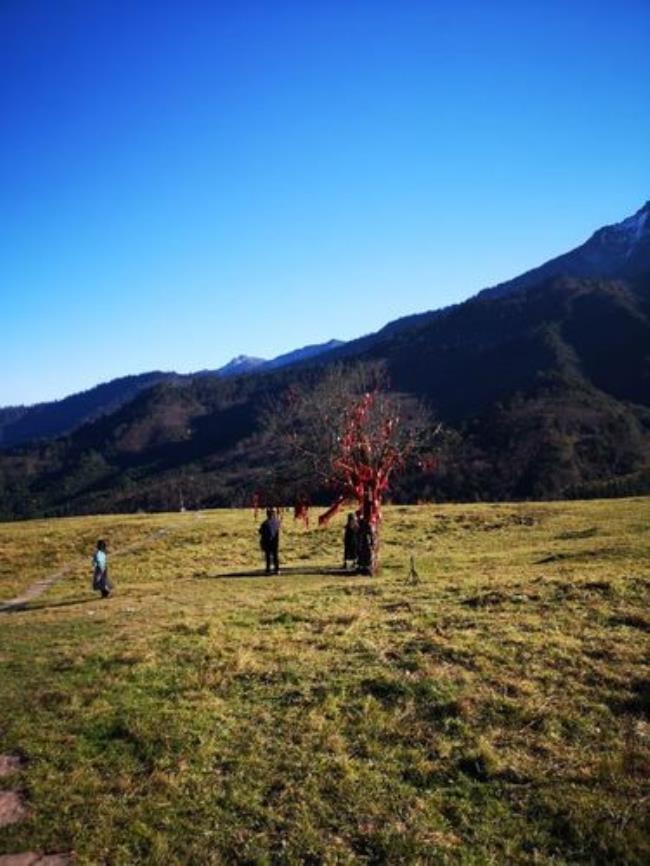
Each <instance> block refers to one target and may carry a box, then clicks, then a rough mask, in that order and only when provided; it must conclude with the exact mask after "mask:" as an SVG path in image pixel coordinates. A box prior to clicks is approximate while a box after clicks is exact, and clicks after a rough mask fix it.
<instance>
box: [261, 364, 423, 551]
mask: <svg viewBox="0 0 650 866" xmlns="http://www.w3.org/2000/svg"><path fill="white" fill-rule="evenodd" d="M265 427H266V430H267V433H268V436H269V441H270V442H272V443H274V447H275V448H276V449H277V451H276V453H280V452H282V451H284V452H285V453H286V456H287V457H288V458H289V459H288V460H284V461H282V462H283V463H284V464H285V465H288V466H290V474H291V479H290V483H289V486H290V488H291V490H292V492H293V495H294V497H295V498H296V502H297V507H296V515H297V516H300V517H304V515H305V513H306V507H307V503H308V496H309V493H310V492H312V491H313V490H315V489H320V490H327V491H329V492H330V493H331V495H332V496H333V500H334V501H333V503H332V505H331V506H330V507H329V508H328V509H327V511H326V512H325V513H324V514H322V515H321V516H320V517H319V524H323V523H326V522H327V521H328V520H329V519H330V518H331V517H332V516H333V515H334V514H335V513H336V512H337V511H338V510H339V508H340V507H341V506H342V505H343V503H345V502H355V503H356V505H357V508H358V510H359V512H360V516H361V518H362V519H363V520H364V521H365V524H364V525H366V526H367V527H368V528H369V530H370V531H371V532H372V534H373V545H372V546H373V551H374V553H373V566H374V565H375V564H376V563H375V560H377V556H378V550H379V536H380V533H379V529H380V524H381V516H382V515H381V506H382V501H383V499H384V497H385V495H386V493H387V492H388V490H389V486H390V481H391V477H392V476H393V475H394V473H396V472H399V471H400V470H403V469H405V468H406V467H407V466H409V465H413V464H416V465H417V464H419V465H426V466H427V467H428V468H430V465H431V454H430V452H431V448H432V446H433V443H434V440H435V437H436V434H437V433H438V431H439V429H440V427H439V425H437V426H436V425H434V424H433V422H432V421H431V418H430V415H429V413H428V412H427V411H426V409H425V408H424V407H423V406H422V404H421V403H419V402H418V401H417V400H415V399H414V398H412V397H408V396H406V395H403V394H398V393H395V392H391V391H389V390H388V388H387V376H386V372H385V368H384V366H383V365H382V364H380V363H366V364H358V365H355V366H354V367H345V366H343V365H338V366H335V367H333V368H330V369H329V370H328V371H327V373H326V374H325V375H324V376H323V377H322V378H321V379H319V380H316V381H313V382H310V383H308V384H302V385H299V386H294V387H292V388H289V389H288V390H287V392H286V393H285V394H284V396H283V398H282V399H281V400H280V401H279V403H277V404H276V405H275V406H274V407H273V408H271V409H270V410H269V411H267V413H266V417H265Z"/></svg>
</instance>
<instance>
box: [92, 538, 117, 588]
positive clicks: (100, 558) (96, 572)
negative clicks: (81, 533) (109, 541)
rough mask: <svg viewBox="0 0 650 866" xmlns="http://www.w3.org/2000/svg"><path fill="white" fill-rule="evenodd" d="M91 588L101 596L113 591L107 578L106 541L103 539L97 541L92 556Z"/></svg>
mask: <svg viewBox="0 0 650 866" xmlns="http://www.w3.org/2000/svg"><path fill="white" fill-rule="evenodd" d="M93 589H94V590H99V592H101V594H102V598H108V596H109V595H110V594H111V592H112V591H113V586H112V584H111V582H110V580H109V579H108V556H107V554H106V542H105V541H104V540H103V539H100V540H99V541H98V542H97V550H96V551H95V555H94V556H93Z"/></svg>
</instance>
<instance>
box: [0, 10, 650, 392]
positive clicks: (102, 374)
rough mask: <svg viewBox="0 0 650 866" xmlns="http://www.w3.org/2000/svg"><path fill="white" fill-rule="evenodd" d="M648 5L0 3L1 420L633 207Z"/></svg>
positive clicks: (351, 316)
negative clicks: (12, 407)
mask: <svg viewBox="0 0 650 866" xmlns="http://www.w3.org/2000/svg"><path fill="white" fill-rule="evenodd" d="M649 41H650V6H649V5H648V4H647V2H645V0H639V2H637V0H618V2H598V0H592V2H581V0H575V2H573V0H564V2H556V0H546V2H527V3H521V2H500V0H493V2H490V3H487V2H469V0H456V2H432V0H430V2H418V0H394V2H382V0H375V2H369V0H364V2H362V0H359V2H355V0H346V2H336V0H329V2H319V0H314V2H311V0H301V2H300V0H297V2H283V0H273V2H271V0H267V2H249V0H238V2H229V3H225V2H223V3H220V2H218V0H212V2H193V0H184V2H180V0H178V2H164V0H139V2H137V3H131V2H126V0H124V2H120V0H112V2H108V0H90V2H88V0H57V2H55V3H54V2H51V0H38V2H37V0H2V2H1V3H0V226H1V232H0V301H1V309H2V332H1V333H2V340H1V341H0V369H1V371H2V374H1V376H0V405H8V404H16V403H33V402H36V401H38V400H44V399H52V398H58V397H62V396H64V395H66V394H68V393H71V392H73V391H77V390H81V389H84V388H87V387H90V386H92V385H94V384H96V383H98V382H100V381H106V380H108V379H111V378H113V377H115V376H119V375H125V374H128V373H135V372H142V371H145V370H153V369H167V370H170V369H174V370H177V371H179V372H188V371H191V370H197V369H203V368H214V367H218V366H221V365H222V364H224V363H225V362H227V361H228V360H229V359H230V358H231V357H232V356H233V355H236V354H239V353H246V354H252V355H260V356H263V357H272V356H273V355H276V354H279V353H281V352H284V351H287V350H290V349H292V348H296V347H298V346H300V345H304V344H307V343H312V342H321V341H325V340H328V339H330V338H332V337H337V338H339V339H350V338H353V337H356V336H359V335H361V334H363V333H367V332H369V331H373V330H376V329H377V328H378V327H381V326H382V325H383V324H385V323H386V322H387V321H389V320H391V319H394V318H396V317H399V316H401V315H405V314H409V313H413V312H420V311H422V310H426V309H432V308H436V307H440V306H444V305H446V304H449V303H452V302H455V301H458V300H462V299H464V298H466V297H468V296H470V295H471V294H473V293H475V292H476V291H478V290H479V289H481V288H484V287H485V286H489V285H492V284H494V283H497V282H499V281H501V280H504V279H507V278H509V277H512V276H514V275H516V274H517V273H520V272H522V271H524V270H526V269H528V268H530V267H533V266H535V265H537V264H540V263H541V262H543V261H544V260H546V259H548V258H550V257H552V256H554V255H557V254H559V253H561V252H564V251H566V250H567V249H569V248H571V247H573V246H576V245H577V244H578V243H581V242H582V241H583V240H585V239H586V237H587V236H588V235H589V234H591V232H592V231H593V230H594V229H596V228H597V227H599V226H600V225H602V224H606V223H611V222H616V221H619V220H621V219H623V218H624V217H626V216H628V215H629V214H631V213H632V212H634V211H635V210H636V209H638V208H639V207H640V206H641V205H642V204H643V202H644V201H645V200H646V199H647V198H650V159H648V153H650V111H649V110H648V107H649V104H650V99H649V97H650V51H648V44H649Z"/></svg>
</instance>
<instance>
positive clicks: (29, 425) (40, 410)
mask: <svg viewBox="0 0 650 866" xmlns="http://www.w3.org/2000/svg"><path fill="white" fill-rule="evenodd" d="M342 345H343V343H341V342H340V340H330V341H329V342H328V343H321V344H318V345H313V346H305V347H303V348H302V349H296V350H294V351H293V352H288V353H286V354H284V355H279V356H278V357H277V358H273V359H272V360H270V361H267V360H265V359H264V358H253V357H250V356H249V355H238V356H237V357H236V358H233V359H232V360H231V361H229V362H228V363H227V364H225V365H224V366H223V367H220V368H219V369H217V370H201V371H200V372H197V373H191V374H188V375H181V374H179V373H173V372H161V371H159V370H156V371H153V372H151V373H141V374H140V375H137V376H123V377H121V378H119V379H113V380H111V381H110V382H105V383H104V384H102V385H97V386H95V387H94V388H91V389H90V390H88V391H82V392H80V393H78V394H71V395H70V396H69V397H64V398H63V399H62V400H53V401H50V402H45V403H38V404H36V405H34V406H7V407H4V408H0V448H10V447H14V446H17V445H22V444H23V443H26V442H29V441H37V440H47V439H53V438H55V437H57V436H63V435H65V434H67V433H70V432H72V431H73V430H76V429H77V428H78V427H80V426H81V425H82V424H87V423H88V422H90V421H94V420H95V419H96V418H99V417H100V416H101V415H109V414H110V413H111V412H115V411H116V410H117V409H119V408H120V407H121V406H123V405H124V404H125V403H128V402H129V401H130V400H132V399H133V398H134V397H136V396H137V394H139V393H140V392H141V391H143V390H144V389H146V388H151V387H152V386H153V385H157V384H159V383H160V382H179V381H181V380H187V379H191V378H193V377H206V376H208V377H210V376H221V377H224V378H228V377H231V376H241V375H245V374H248V373H252V372H255V371H257V372H260V371H262V370H275V369H277V368H279V367H287V366H291V365H293V364H298V363H301V362H303V361H307V360H309V359H312V358H315V357H316V356H318V355H321V354H323V353H325V352H328V351H332V350H333V349H335V348H337V347H339V346H342Z"/></svg>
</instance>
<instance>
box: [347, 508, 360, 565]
mask: <svg viewBox="0 0 650 866" xmlns="http://www.w3.org/2000/svg"><path fill="white" fill-rule="evenodd" d="M358 535H359V525H358V523H357V518H356V516H355V515H354V514H348V522H347V523H346V524H345V532H344V534H343V570H344V571H347V570H348V562H350V563H352V568H354V567H355V566H356V564H357V553H358V550H357V548H358Z"/></svg>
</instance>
